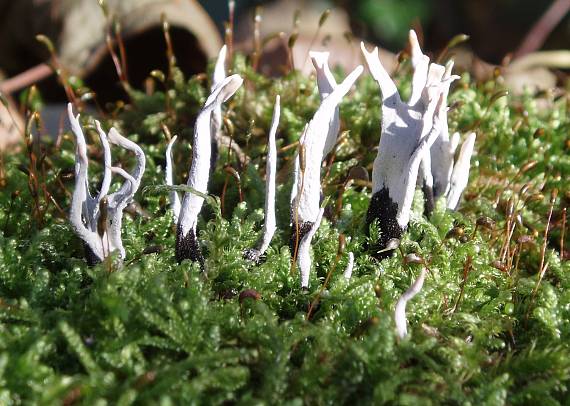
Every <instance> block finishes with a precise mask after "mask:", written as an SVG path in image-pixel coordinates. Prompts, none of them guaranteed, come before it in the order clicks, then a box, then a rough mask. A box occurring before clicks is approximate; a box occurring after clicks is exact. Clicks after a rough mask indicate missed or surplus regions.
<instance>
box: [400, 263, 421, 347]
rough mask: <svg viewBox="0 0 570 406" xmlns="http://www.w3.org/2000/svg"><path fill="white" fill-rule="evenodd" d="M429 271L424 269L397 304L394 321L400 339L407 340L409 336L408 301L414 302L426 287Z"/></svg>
mask: <svg viewBox="0 0 570 406" xmlns="http://www.w3.org/2000/svg"><path fill="white" fill-rule="evenodd" d="M426 274H427V270H426V268H422V270H421V272H420V276H418V279H416V280H415V282H414V283H413V284H412V286H410V288H409V289H408V290H406V291H405V292H404V293H403V294H402V296H400V299H398V302H397V303H396V310H395V311H394V321H395V322H396V332H397V334H398V337H399V338H400V339H403V338H405V337H406V336H407V335H408V320H407V318H406V305H407V304H408V301H410V300H412V299H413V298H414V296H416V295H417V294H418V293H419V292H420V291H421V290H422V287H423V286H424V281H425V278H426Z"/></svg>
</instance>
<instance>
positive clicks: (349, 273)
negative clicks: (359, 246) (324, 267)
mask: <svg viewBox="0 0 570 406" xmlns="http://www.w3.org/2000/svg"><path fill="white" fill-rule="evenodd" d="M353 268H354V254H353V253H352V252H349V253H348V262H347V264H346V268H345V269H344V273H343V276H344V277H345V278H346V279H350V278H351V276H352V270H353Z"/></svg>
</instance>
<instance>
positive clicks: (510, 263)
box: [0, 56, 570, 404]
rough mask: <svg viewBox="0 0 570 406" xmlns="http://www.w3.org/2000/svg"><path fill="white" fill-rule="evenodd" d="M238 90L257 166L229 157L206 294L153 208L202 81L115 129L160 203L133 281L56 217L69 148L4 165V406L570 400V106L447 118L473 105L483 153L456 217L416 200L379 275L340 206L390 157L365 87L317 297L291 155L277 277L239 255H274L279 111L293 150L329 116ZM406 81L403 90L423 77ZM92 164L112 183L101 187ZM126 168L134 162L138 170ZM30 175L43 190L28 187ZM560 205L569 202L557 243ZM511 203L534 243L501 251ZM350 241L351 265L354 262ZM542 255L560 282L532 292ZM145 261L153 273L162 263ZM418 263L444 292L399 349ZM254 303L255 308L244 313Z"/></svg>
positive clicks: (268, 264)
mask: <svg viewBox="0 0 570 406" xmlns="http://www.w3.org/2000/svg"><path fill="white" fill-rule="evenodd" d="M233 69H234V72H238V73H240V74H242V75H243V76H244V77H245V78H246V84H245V86H244V88H243V89H242V90H240V91H239V92H238V93H237V95H236V96H235V97H234V98H233V99H232V100H231V101H230V102H229V104H228V108H227V110H226V118H227V119H228V120H229V122H231V125H232V127H233V136H234V139H235V142H237V143H238V144H239V145H240V146H241V147H242V149H243V150H244V152H245V153H246V154H247V155H248V156H249V157H250V159H251V161H250V163H249V164H248V165H247V166H246V167H242V166H241V165H240V164H239V163H238V162H237V161H236V160H235V155H228V154H227V152H226V151H222V154H221V158H220V161H219V163H218V167H217V168H216V170H215V172H214V176H213V179H212V182H211V185H212V186H211V193H212V194H213V195H215V196H218V197H219V200H216V199H212V201H211V202H210V204H209V205H208V206H207V207H205V209H204V210H203V213H202V215H201V216H200V222H199V235H200V240H201V241H202V242H203V244H204V249H205V250H204V251H205V255H206V269H207V272H206V273H202V272H201V271H200V270H199V267H198V266H197V265H196V264H192V263H189V262H184V263H182V264H180V265H178V264H177V263H176V261H175V260H174V234H175V230H174V226H173V225H172V217H171V214H170V213H169V210H168V207H167V204H166V193H165V192H164V191H163V190H161V189H157V188H156V187H155V186H158V185H161V184H162V183H163V179H164V165H165V161H164V152H165V148H166V141H165V138H164V135H163V125H166V126H167V127H168V128H169V129H170V131H171V132H172V133H173V134H179V135H180V136H181V141H180V142H179V143H177V146H176V148H175V164H176V171H177V174H176V179H177V180H178V182H179V183H182V182H183V180H184V179H185V176H186V175H185V172H186V171H187V170H188V168H189V166H190V159H191V158H190V157H191V146H190V142H191V138H192V126H193V122H194V118H195V116H196V113H197V112H198V110H199V108H200V105H201V104H202V103H203V102H204V100H205V97H206V94H207V87H208V83H206V81H205V80H203V79H202V78H201V77H194V78H190V79H188V80H187V79H185V78H184V77H183V76H182V74H181V73H180V72H178V71H175V72H173V74H172V75H171V76H170V77H171V79H169V80H168V81H167V82H166V84H165V88H164V89H165V90H164V91H157V92H155V93H154V94H152V95H146V94H143V93H140V92H136V91H133V92H132V94H131V95H130V97H131V102H130V104H128V105H126V106H124V107H120V106H119V107H117V109H116V111H114V112H113V114H111V115H110V117H111V118H110V119H109V122H108V123H107V124H108V125H111V124H112V125H115V126H117V127H118V128H120V129H121V131H123V133H124V135H127V136H129V137H130V138H132V139H134V140H137V141H138V142H140V143H141V144H142V146H143V148H144V149H145V152H146V153H147V158H148V161H147V171H146V173H145V176H144V179H143V187H142V188H141V190H143V188H145V187H147V186H150V187H149V188H147V189H146V191H145V192H144V193H143V192H139V194H138V196H137V200H138V202H139V203H140V204H141V206H142V207H143V208H144V210H146V212H147V213H148V214H149V215H148V216H140V215H132V214H127V215H125V221H124V224H123V239H124V243H125V247H126V249H127V255H128V257H127V259H126V262H125V266H124V267H123V268H119V267H118V265H117V264H116V263H112V262H106V263H103V264H101V265H99V266H96V267H93V268H88V267H87V266H86V265H85V263H84V261H83V248H82V245H81V243H80V242H79V241H78V240H77V238H76V237H75V236H74V235H73V233H72V230H71V228H70V226H69V225H68V224H67V221H66V220H65V217H64V213H62V212H61V211H60V210H59V209H57V208H56V207H55V205H54V204H53V202H52V200H51V199H50V198H49V196H53V199H54V200H55V201H56V202H57V203H58V204H59V205H60V206H61V207H62V208H63V209H64V210H67V208H68V207H69V194H68V191H69V190H70V189H71V188H72V185H73V179H72V177H70V176H68V175H69V174H70V173H72V169H73V151H74V146H73V143H72V142H71V141H70V138H69V137H64V139H63V142H62V143H61V146H59V147H58V146H56V145H55V144H53V143H51V142H50V141H48V140H42V144H41V149H42V150H43V151H45V153H46V156H47V159H45V160H43V162H39V163H37V164H36V167H35V169H34V168H32V166H30V158H29V155H28V154H27V152H26V151H23V152H22V153H18V154H11V155H7V156H5V157H4V169H5V180H6V184H5V186H4V187H3V190H2V193H0V207H1V210H0V227H2V233H0V403H3V404H28V403H36V404H53V403H61V402H62V401H63V402H67V403H68V404H71V403H74V402H75V403H83V404H94V403H97V402H99V403H101V404H102V403H104V402H107V403H111V404H114V403H119V404H132V403H141V404H151V403H152V404H154V403H157V402H161V403H163V404H168V403H177V404H178V403H183V404H186V403H195V404H199V403H205V404H221V403H225V402H232V403H233V402H238V401H239V402H243V403H262V402H264V403H267V404H274V403H290V404H302V403H308V404H330V403H355V402H359V403H398V404H436V403H453V404H455V403H461V404H504V403H508V404H529V403H540V404H546V403H548V404H557V403H562V402H563V401H564V399H566V398H567V396H568V395H567V390H568V388H567V385H568V384H569V379H570V377H569V374H570V353H569V348H568V342H569V341H568V340H569V338H570V323H569V321H570V310H569V309H570V294H569V293H568V291H567V288H568V287H569V286H570V277H569V276H568V275H570V265H569V262H568V261H567V260H566V261H564V260H562V259H561V253H560V239H561V236H562V235H561V218H562V217H561V216H562V209H563V208H564V207H567V206H568V195H567V192H568V190H569V189H570V188H569V183H568V175H569V174H570V155H569V154H568V145H567V137H568V135H567V134H568V129H569V128H570V121H569V118H568V117H569V116H570V115H569V113H568V102H567V98H568V95H564V96H563V97H558V98H554V96H552V95H548V94H545V95H543V96H540V97H541V98H540V99H539V97H532V95H525V96H524V97H520V98H513V97H503V98H497V96H496V95H498V94H500V93H499V92H500V91H501V88H500V85H499V82H498V81H497V82H488V83H475V82H473V81H471V80H470V78H469V76H468V75H467V74H464V75H463V79H462V80H461V81H460V82H459V84H458V86H456V87H455V90H453V91H452V93H451V95H450V104H453V103H454V102H461V107H460V108H457V109H455V110H453V111H452V112H450V127H451V129H452V130H458V131H461V132H466V131H469V130H476V131H477V143H476V154H475V156H474V158H473V160H472V164H473V165H472V171H471V175H470V177H471V180H470V184H469V187H468V189H467V190H466V192H465V194H464V198H463V199H462V203H461V208H460V211H459V212H448V211H446V210H445V208H444V207H443V206H444V205H443V204H442V202H439V203H438V205H437V207H436V210H435V212H434V213H433V215H432V217H431V219H430V220H428V219H426V218H424V217H423V216H422V214H421V213H422V203H421V202H422V198H421V194H418V196H417V198H416V204H415V206H414V215H413V216H412V221H411V224H410V228H409V230H408V232H407V233H406V235H405V237H404V239H403V241H402V245H401V252H400V251H399V252H397V254H396V255H395V256H394V257H392V258H390V259H388V260H386V261H383V262H381V263H378V262H376V261H375V260H373V259H372V258H371V257H370V256H368V255H367V253H366V251H365V250H364V249H363V246H364V245H365V243H366V237H365V236H364V230H363V226H362V223H363V221H362V220H363V218H364V215H365V213H366V209H367V205H368V201H369V198H370V190H369V188H367V187H365V186H362V185H361V184H358V185H356V184H353V185H352V186H349V187H348V188H346V189H343V188H342V187H341V186H342V185H343V184H344V182H345V181H346V179H347V174H348V170H349V169H350V168H351V167H353V166H355V165H359V166H364V167H366V168H368V169H369V170H370V168H371V164H372V161H373V159H374V157H375V155H376V152H375V150H374V148H375V146H377V144H378V138H379V124H380V117H379V104H380V100H379V93H378V89H377V87H376V85H375V84H374V82H373V81H372V80H371V79H370V78H369V77H368V76H366V75H365V76H364V77H363V78H362V79H361V80H360V82H359V83H358V85H357V89H356V91H355V92H354V93H353V94H352V95H350V97H347V98H346V99H345V101H344V102H343V104H342V106H341V118H342V122H343V128H344V129H346V130H349V132H348V133H347V134H346V141H345V143H343V144H342V145H341V146H340V147H339V149H338V151H337V153H336V156H335V159H334V162H333V161H331V163H332V166H331V167H330V168H327V169H325V171H327V172H328V176H327V177H326V180H325V182H324V187H325V194H326V196H327V197H329V198H330V199H329V200H328V201H329V203H328V206H329V208H330V209H331V210H330V215H329V216H328V218H327V219H326V220H325V221H324V222H323V224H322V226H321V228H320V229H319V231H318V232H317V234H316V236H315V239H314V244H313V249H312V255H313V257H314V263H315V269H314V272H313V273H312V274H311V280H310V286H311V288H310V290H309V291H308V292H304V291H302V290H301V289H300V283H299V275H298V272H296V271H293V272H292V269H291V264H290V254H289V249H288V247H287V242H288V239H289V234H290V230H289V226H288V221H289V218H288V217H289V193H290V185H291V181H290V178H291V176H290V173H291V171H292V162H293V159H294V154H295V149H294V148H290V149H287V150H286V151H285V152H280V154H279V162H278V170H279V182H278V184H279V187H278V192H277V204H278V207H277V209H278V224H279V230H278V232H277V233H276V236H275V238H274V241H273V243H272V245H271V247H270V248H269V250H268V253H267V260H266V261H265V262H264V263H263V264H261V265H260V266H254V265H252V264H251V263H249V262H247V261H245V260H244V259H243V258H242V253H243V250H244V249H246V248H249V247H251V246H253V245H254V244H255V242H256V241H257V239H258V237H259V233H260V228H261V223H262V219H263V213H262V207H263V197H264V194H263V193H264V181H263V179H264V174H263V169H262V168H264V166H265V165H264V163H265V162H264V160H265V148H266V147H265V139H266V133H267V131H268V128H269V124H270V120H271V114H272V108H273V100H274V97H275V95H276V94H281V104H282V106H283V112H282V122H281V125H280V130H279V134H278V136H279V140H278V146H279V148H282V147H285V146H287V145H289V144H290V143H292V142H295V141H296V140H297V139H298V137H299V134H300V132H301V131H302V129H303V127H304V125H305V123H306V122H307V120H309V119H310V118H311V116H312V114H313V112H314V111H315V109H316V107H317V105H318V100H319V98H318V94H317V92H316V90H315V85H314V80H313V79H312V78H304V77H302V76H300V75H298V74H297V73H291V74H289V75H288V76H285V77H283V78H280V79H271V80H270V79H268V78H264V77H262V76H260V75H258V74H257V73H255V72H253V71H252V70H251V67H250V66H249V65H248V64H247V61H246V60H245V58H243V57H242V56H236V60H235V61H234V66H233ZM400 75H401V77H399V78H397V79H398V80H399V82H398V83H401V86H402V88H403V89H406V88H407V87H408V84H409V72H408V71H407V69H403V70H402V73H401V74H400ZM539 102H540V103H541V104H546V105H547V106H548V108H546V109H544V108H539V107H538V103H539ZM84 119H85V120H87V121H89V120H88V118H84ZM87 121H86V122H87ZM538 129H542V130H538ZM537 130H538V131H537ZM93 135H94V134H91V133H90V132H89V133H88V137H92V138H93V140H92V141H93V143H94V144H95V145H98V144H97V143H96V141H94V139H95V138H96V137H93ZM36 142H37V140H36ZM36 146H37V147H39V145H38V144H36ZM38 150H39V149H38ZM96 151H97V148H95V149H94V150H93V151H92V152H93V157H94V158H95V159H93V161H92V172H93V173H94V174H95V176H97V175H99V174H100V173H101V165H100V159H99V158H100V156H99V155H98V154H100V152H96ZM114 158H115V159H116V160H121V161H122V162H123V164H124V165H126V166H128V165H129V163H130V162H131V161H130V158H129V157H128V155H127V154H118V155H115V156H114ZM531 161H536V164H534V165H527V164H528V163H529V162H531ZM226 164H230V165H233V166H234V167H235V168H236V170H237V171H238V172H239V174H240V177H241V188H242V191H243V196H244V200H245V201H244V202H242V203H240V202H239V194H238V189H237V184H236V182H235V180H234V179H233V178H232V177H231V176H229V175H227V174H226V173H225V172H224V171H223V170H222V167H223V166H224V165H226ZM525 165H527V167H529V169H528V170H525V171H521V168H523V167H524V166H525ZM23 168H26V170H23ZM30 168H32V169H30ZM328 169H330V171H328ZM29 171H32V173H33V176H36V177H38V179H39V180H40V184H39V185H40V186H39V189H35V188H34V187H33V185H32V187H30V186H29V185H30V183H29V179H30V177H29V176H28V175H27V174H26V172H29ZM226 182H227V187H226V189H227V190H226V193H225V194H224V195H223V197H222V190H223V188H224V184H226ZM525 184H528V185H529V186H528V192H526V196H531V195H534V197H533V198H532V199H528V201H527V202H526V204H523V202H524V198H519V196H520V194H521V193H520V190H521V187H522V186H523V185H525ZM92 187H93V188H94V189H96V187H97V184H93V185H92ZM554 189H558V191H559V194H558V197H557V198H556V199H555V201H554V205H553V216H552V221H551V224H550V228H551V230H550V231H549V235H548V238H547V239H546V242H545V241H544V232H545V228H546V226H547V219H548V214H549V210H550V195H551V193H552V191H553V190H554ZM46 192H47V193H46ZM539 193H540V194H542V197H541V196H539V195H538V194H539ZM339 194H341V196H339ZM340 198H342V207H339V206H337V204H338V202H339V201H340ZM509 199H511V201H512V202H513V203H512V204H513V205H514V208H515V210H516V213H518V214H520V216H521V222H522V224H521V223H518V225H517V226H516V228H515V231H514V233H513V236H512V239H511V240H510V243H508V244H505V243H504V242H505V236H506V235H507V234H506V231H505V230H506V224H507V222H509V223H512V221H511V219H509V218H508V216H507V214H506V213H507V210H506V209H507V207H508V205H509ZM222 201H223V202H222ZM222 203H223V208H224V210H223V213H222V211H221V207H222ZM482 216H487V217H490V218H491V219H493V220H494V221H495V222H496V226H495V228H494V229H493V230H489V229H485V228H484V227H477V226H476V221H477V219H479V218H480V217H482ZM515 222H516V220H515ZM454 227H455V232H454V233H450V230H451V229H452V228H454ZM459 229H460V230H461V232H458V231H457V230H459ZM340 234H343V235H344V237H345V240H346V247H345V250H344V252H341V253H340V255H338V254H337V253H338V244H339V238H340ZM566 234H567V235H568V231H567V232H566ZM523 235H533V236H534V237H533V238H534V240H533V242H531V243H528V244H525V245H519V244H518V243H517V240H518V238H519V237H521V236H523ZM544 243H545V251H544V258H545V259H544V263H548V268H547V271H546V273H545V275H544V278H543V279H542V281H541V283H540V284H537V281H538V270H539V266H540V263H541V257H542V246H543V244H544ZM150 246H153V249H152V250H148V251H152V252H153V253H150V254H145V249H146V248H148V247H150ZM156 246H159V248H160V249H158V248H157V247H156ZM566 246H568V244H567V245H566ZM507 247H508V250H507V251H505V249H506V248H507ZM520 247H522V251H521V249H520ZM348 251H352V252H354V253H355V257H356V267H355V270H354V272H353V277H352V278H351V279H350V280H349V281H347V280H346V279H345V278H344V277H343V276H342V271H343V269H344V267H345V264H346V253H347V252H348ZM505 252H506V254H504V260H503V259H502V258H501V255H502V253H505ZM408 253H416V254H418V255H420V256H421V257H422V258H424V260H425V261H427V263H428V265H429V269H430V273H429V276H428V278H427V280H426V282H425V286H424V288H423V290H422V292H421V293H420V294H419V295H418V296H417V297H416V298H414V300H413V301H411V302H410V303H409V304H408V319H409V320H408V321H409V330H410V332H411V335H410V337H409V339H405V340H402V341H400V340H398V339H397V338H396V334H395V329H394V327H395V326H394V322H393V311H394V306H395V303H396V301H397V299H398V297H399V296H400V295H401V294H402V292H403V291H405V290H406V289H407V288H408V287H409V285H410V284H411V283H412V281H413V280H414V279H415V278H416V277H417V275H418V273H419V268H418V265H405V263H404V261H403V257H402V254H404V255H405V254H408ZM497 261H499V262H501V264H497ZM499 268H501V269H499ZM329 272H330V273H331V278H330V281H329V283H328V285H327V286H325V289H324V291H323V292H322V293H321V292H320V291H321V288H322V285H323V282H324V280H325V278H326V276H327V274H328V273H329ZM245 289H255V290H256V291H257V292H258V293H259V294H260V296H261V297H260V299H258V300H255V299H253V298H240V296H239V295H240V293H241V292H242V291H244V290H245ZM311 304H313V305H314V307H313V310H312V313H311V318H310V320H307V312H308V309H309V307H310V306H311Z"/></svg>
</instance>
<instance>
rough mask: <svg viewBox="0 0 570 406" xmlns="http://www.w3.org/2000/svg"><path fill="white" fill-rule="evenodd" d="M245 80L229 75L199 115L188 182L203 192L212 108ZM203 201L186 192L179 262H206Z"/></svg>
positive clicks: (207, 172) (178, 244)
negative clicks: (200, 226) (201, 239)
mask: <svg viewBox="0 0 570 406" xmlns="http://www.w3.org/2000/svg"><path fill="white" fill-rule="evenodd" d="M242 83H243V79H242V78H241V77H240V76H239V75H232V76H229V77H227V78H225V79H224V80H223V81H222V82H221V83H220V84H219V85H218V86H217V87H216V88H215V89H214V91H213V92H212V94H210V96H209V97H208V99H207V100H206V103H205V104H204V107H203V108H202V110H201V111H200V113H199V114H198V118H197V119H196V123H195V125H194V143H193V145H192V147H193V148H192V166H191V167H190V175H189V177H188V186H190V187H191V188H192V189H194V190H195V191H197V192H198V193H200V194H206V193H208V179H209V176H210V159H211V153H212V144H211V139H212V125H211V118H212V112H213V111H214V110H216V109H217V108H218V107H219V106H220V105H221V104H222V103H223V102H225V101H226V100H228V99H229V98H230V97H232V96H233V95H234V93H235V92H236V91H237V90H238V89H239V88H240V86H241V85H242ZM203 204H204V198H203V197H202V196H199V195H198V194H195V193H190V192H187V193H185V194H184V198H183V199H182V205H181V208H180V214H179V216H178V227H177V231H176V259H177V260H178V262H182V261H183V260H185V259H190V260H192V261H194V262H199V263H200V265H201V266H203V264H204V258H203V257H202V251H201V249H200V245H199V244H198V240H197V237H196V226H197V223H198V214H199V213H200V210H201V209H202V205H203Z"/></svg>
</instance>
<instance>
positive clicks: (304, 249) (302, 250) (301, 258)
mask: <svg viewBox="0 0 570 406" xmlns="http://www.w3.org/2000/svg"><path fill="white" fill-rule="evenodd" d="M324 212H325V210H324V209H320V210H319V213H318V214H317V218H316V219H315V222H314V223H313V224H312V226H311V228H310V229H309V231H307V233H306V234H305V235H304V236H303V238H302V239H301V241H300V242H299V251H298V254H297V265H298V266H299V270H300V271H301V287H302V288H308V287H309V275H310V273H311V263H312V261H311V252H310V249H311V241H312V240H313V237H314V236H315V233H316V232H317V230H318V229H319V227H320V225H321V221H322V219H323V213H324Z"/></svg>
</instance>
